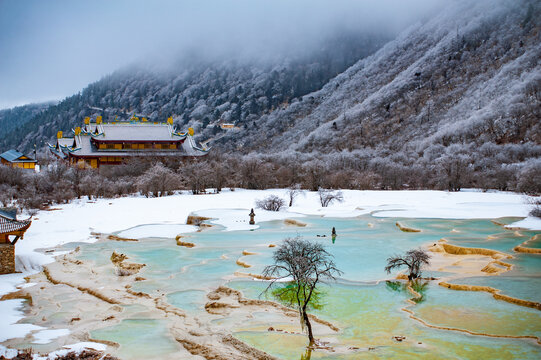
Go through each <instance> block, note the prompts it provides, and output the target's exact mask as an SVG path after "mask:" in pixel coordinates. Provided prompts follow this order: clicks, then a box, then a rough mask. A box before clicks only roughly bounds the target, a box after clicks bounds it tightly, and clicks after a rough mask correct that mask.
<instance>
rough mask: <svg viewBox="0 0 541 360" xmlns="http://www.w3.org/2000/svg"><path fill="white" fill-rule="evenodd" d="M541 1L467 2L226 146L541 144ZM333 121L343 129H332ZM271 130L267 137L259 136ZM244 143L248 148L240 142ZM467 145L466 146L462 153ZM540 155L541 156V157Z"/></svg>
mask: <svg viewBox="0 0 541 360" xmlns="http://www.w3.org/2000/svg"><path fill="white" fill-rule="evenodd" d="M540 7H541V5H540V4H539V2H535V1H527V0H524V1H497V2H495V1H480V2H471V1H460V2H456V3H452V4H451V5H450V6H448V7H447V8H446V9H445V10H444V11H442V12H441V13H440V14H439V15H438V16H436V17H434V18H432V19H430V20H429V21H427V22H426V23H424V24H418V25H416V26H414V27H412V28H411V29H409V30H408V31H406V32H404V33H403V34H401V35H400V36H399V37H398V38H397V39H395V40H394V41H392V42H390V43H388V44H387V45H385V46H384V47H383V48H382V49H380V50H379V51H378V52H377V53H376V54H374V55H373V56H370V57H368V58H366V59H363V60H361V61H359V62H358V63H357V64H355V65H353V66H352V67H351V68H349V69H348V70H346V71H345V72H344V73H343V74H340V75H339V76H337V77H336V78H334V79H332V80H331V81H330V82H329V83H328V84H327V85H326V86H325V87H324V88H323V89H322V90H320V91H317V92H315V93H312V94H309V95H307V96H304V97H303V100H302V101H300V102H297V103H293V104H291V105H290V106H289V107H288V108H287V109H285V110H278V111H275V112H273V113H271V114H268V115H264V116H263V117H262V118H261V119H260V120H259V121H258V122H257V128H254V129H247V131H246V132H244V133H242V134H234V133H231V135H230V136H227V137H224V138H222V139H221V140H220V141H219V146H223V147H225V148H237V149H238V148H242V149H244V150H245V151H251V150H255V151H261V152H267V151H269V150H273V151H276V150H284V149H289V150H294V151H301V152H325V153H329V152H340V151H343V150H350V151H351V150H355V149H365V150H366V149H368V150H369V151H370V152H372V153H373V154H375V155H379V156H388V155H390V154H394V153H397V152H404V153H406V154H408V156H410V157H413V158H416V157H419V156H423V152H424V151H426V150H430V152H431V154H430V155H429V157H431V158H437V157H439V156H440V155H443V154H444V153H445V152H446V150H448V149H454V150H453V151H455V150H457V149H458V148H456V147H450V145H453V144H460V145H461V148H463V149H469V150H471V151H473V152H476V151H477V150H476V149H477V148H478V147H479V146H480V145H482V144H484V143H492V144H497V145H500V144H523V143H528V142H530V143H531V144H530V145H524V151H527V152H528V151H529V149H530V148H531V150H534V152H535V151H538V150H535V149H538V147H536V146H534V144H537V145H539V144H541V127H540V126H541V121H540V119H541V110H540V109H541V106H540V105H541V66H540V64H539V61H540V59H541V39H540V36H541V34H540V29H541V9H540ZM333 123H335V125H333ZM262 132H263V133H265V134H268V136H266V137H265V138H262V137H261V135H260V134H261V133H262ZM239 145H240V146H239ZM459 148H460V147H459ZM537 156H539V155H537Z"/></svg>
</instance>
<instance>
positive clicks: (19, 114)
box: [0, 102, 54, 138]
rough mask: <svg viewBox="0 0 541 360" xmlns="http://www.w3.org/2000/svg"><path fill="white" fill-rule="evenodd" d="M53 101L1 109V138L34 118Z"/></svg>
mask: <svg viewBox="0 0 541 360" xmlns="http://www.w3.org/2000/svg"><path fill="white" fill-rule="evenodd" d="M51 105H54V103H53V102H47V103H40V104H28V105H24V106H16V107H14V108H12V109H5V110H0V138H2V137H4V135H5V134H7V133H9V132H11V131H12V130H13V129H15V128H16V127H18V126H21V125H23V124H25V123H26V122H28V121H30V120H32V119H33V118H34V117H35V116H36V115H38V114H40V113H41V112H43V111H44V110H46V109H47V108H48V107H49V106H51Z"/></svg>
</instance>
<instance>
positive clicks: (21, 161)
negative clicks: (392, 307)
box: [0, 150, 37, 169]
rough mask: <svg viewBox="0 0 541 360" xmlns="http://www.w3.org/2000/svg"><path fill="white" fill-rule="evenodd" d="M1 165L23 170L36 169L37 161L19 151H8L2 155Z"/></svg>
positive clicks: (0, 155)
mask: <svg viewBox="0 0 541 360" xmlns="http://www.w3.org/2000/svg"><path fill="white" fill-rule="evenodd" d="M0 163H2V164H4V165H9V166H12V167H18V168H21V169H35V168H36V163H37V161H36V159H32V158H31V157H30V156H28V155H24V154H23V153H21V152H18V151H17V150H8V151H6V152H4V153H2V154H0Z"/></svg>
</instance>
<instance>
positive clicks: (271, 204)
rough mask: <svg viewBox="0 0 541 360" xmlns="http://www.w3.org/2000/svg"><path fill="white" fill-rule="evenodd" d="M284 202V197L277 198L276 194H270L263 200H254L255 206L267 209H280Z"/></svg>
mask: <svg viewBox="0 0 541 360" xmlns="http://www.w3.org/2000/svg"><path fill="white" fill-rule="evenodd" d="M285 204H286V202H285V201H284V199H281V198H279V197H278V196H276V195H270V196H267V197H266V198H264V199H263V200H256V202H255V206H256V207H258V208H260V209H263V210H269V211H280V209H281V208H283V207H284V206H285Z"/></svg>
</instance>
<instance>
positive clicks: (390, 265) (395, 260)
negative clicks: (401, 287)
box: [385, 249, 430, 280]
mask: <svg viewBox="0 0 541 360" xmlns="http://www.w3.org/2000/svg"><path fill="white" fill-rule="evenodd" d="M428 264H430V255H429V254H428V253H427V252H426V251H424V250H423V249H413V250H409V251H408V252H406V253H405V254H404V255H395V256H392V257H390V258H388V259H387V266H386V267H385V271H386V272H387V274H390V273H391V270H392V269H394V268H399V267H402V266H406V267H407V268H408V271H409V274H408V280H412V279H417V278H418V277H419V276H421V268H422V267H423V265H428Z"/></svg>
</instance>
